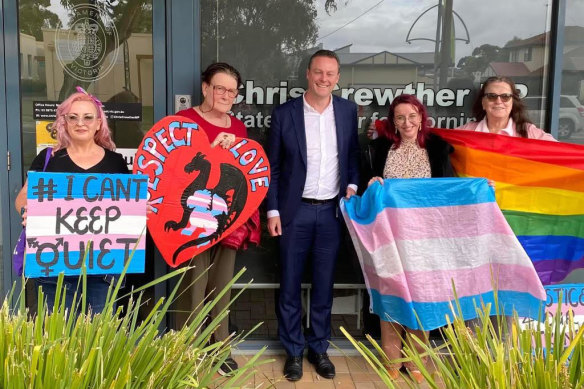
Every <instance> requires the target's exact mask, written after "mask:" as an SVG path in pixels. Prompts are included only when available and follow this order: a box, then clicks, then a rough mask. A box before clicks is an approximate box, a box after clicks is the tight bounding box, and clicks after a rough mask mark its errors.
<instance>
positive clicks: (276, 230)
mask: <svg viewBox="0 0 584 389" xmlns="http://www.w3.org/2000/svg"><path fill="white" fill-rule="evenodd" d="M268 232H269V233H270V236H280V235H282V222H281V221H280V216H274V217H271V218H268Z"/></svg>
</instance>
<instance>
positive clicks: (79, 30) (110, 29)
mask: <svg viewBox="0 0 584 389" xmlns="http://www.w3.org/2000/svg"><path fill="white" fill-rule="evenodd" d="M70 14H71V15H72V17H71V20H70V22H69V26H70V27H69V29H68V30H65V29H61V28H60V29H58V30H57V35H56V37H55V51H56V53H57V58H58V60H59V63H60V64H61V66H63V69H65V71H66V72H67V73H68V74H69V75H70V76H71V77H73V78H75V79H76V80H80V81H95V80H99V79H100V78H103V77H105V76H106V75H107V74H108V73H109V72H110V71H111V70H112V69H113V67H114V65H115V63H116V60H117V57H118V46H119V39H118V31H117V30H116V27H115V25H114V21H113V19H112V18H111V17H109V16H108V15H107V14H106V13H105V12H102V11H100V9H99V8H98V7H96V6H94V5H89V4H83V5H78V6H75V7H73V8H72V9H71V13H70Z"/></svg>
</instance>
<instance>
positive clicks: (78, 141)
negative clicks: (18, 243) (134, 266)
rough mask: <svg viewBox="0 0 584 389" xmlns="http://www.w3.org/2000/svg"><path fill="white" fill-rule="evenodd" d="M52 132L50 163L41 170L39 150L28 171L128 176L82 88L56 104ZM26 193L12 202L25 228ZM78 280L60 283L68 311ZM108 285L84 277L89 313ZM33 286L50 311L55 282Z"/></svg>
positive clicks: (98, 106)
mask: <svg viewBox="0 0 584 389" xmlns="http://www.w3.org/2000/svg"><path fill="white" fill-rule="evenodd" d="M53 129H54V130H56V133H57V145H56V146H54V148H53V149H52V155H51V156H50V157H49V158H50V159H48V162H47V163H46V166H45V158H47V151H48V149H44V150H42V151H41V152H40V153H39V154H38V155H37V156H36V158H35V159H34V160H33V161H32V164H31V166H30V170H31V171H43V168H44V171H46V172H53V173H124V174H127V173H129V171H128V166H127V165H126V161H125V160H124V158H123V157H122V155H121V154H118V153H116V152H114V150H115V148H116V145H115V144H114V142H113V141H112V139H111V134H110V130H109V128H108V125H107V121H106V117H105V114H104V112H103V106H102V103H101V102H100V101H99V100H98V99H97V98H96V97H94V96H92V95H90V94H89V93H87V92H86V91H84V90H83V89H82V88H80V87H77V93H73V94H72V95H71V96H69V97H68V98H67V99H66V100H65V101H63V102H62V103H61V104H59V107H58V108H57V117H56V120H55V122H54V123H53ZM26 192H27V182H25V184H24V186H23V187H22V189H21V190H20V192H19V193H18V196H17V197H16V201H15V206H16V209H17V210H19V211H20V213H21V215H22V218H23V221H22V224H23V225H26ZM78 279H79V277H77V276H71V277H65V279H64V284H65V286H66V288H67V293H66V300H65V301H66V306H67V307H68V308H71V304H72V300H73V295H74V293H75V291H76V290H77V281H78ZM109 281H111V280H110V279H109V278H106V277H104V276H88V277H87V290H86V298H87V304H88V305H89V306H90V307H91V310H92V312H93V313H98V312H101V311H102V310H103V308H104V305H105V300H106V296H107V290H108V287H109ZM36 282H37V285H38V286H42V288H43V292H44V294H45V298H46V303H47V306H48V308H49V310H51V309H52V307H53V303H54V301H55V292H56V287H57V278H56V277H48V278H37V279H36Z"/></svg>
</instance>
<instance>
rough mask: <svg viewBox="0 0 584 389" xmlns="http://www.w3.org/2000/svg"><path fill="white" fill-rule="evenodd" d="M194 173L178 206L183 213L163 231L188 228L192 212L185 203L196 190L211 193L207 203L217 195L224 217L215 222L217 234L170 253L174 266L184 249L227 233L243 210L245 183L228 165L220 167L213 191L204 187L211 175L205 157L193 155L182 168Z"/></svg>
mask: <svg viewBox="0 0 584 389" xmlns="http://www.w3.org/2000/svg"><path fill="white" fill-rule="evenodd" d="M194 171H198V172H199V174H198V175H197V177H196V178H195V179H194V180H193V182H191V183H190V184H189V186H187V187H186V188H185V190H184V191H183V193H182V195H181V199H180V203H181V206H182V209H183V215H182V218H181V219H180V220H179V221H173V220H169V221H167V222H166V223H165V225H164V230H165V231H168V230H171V229H172V230H174V231H176V230H179V229H183V228H185V227H186V226H187V225H188V224H189V220H190V216H191V213H192V212H193V208H192V207H190V206H189V205H188V204H187V200H188V198H189V197H190V196H192V195H193V194H194V193H195V192H197V191H200V190H208V191H210V192H211V199H213V196H214V195H217V196H219V197H221V198H223V199H225V202H226V204H227V213H221V214H219V215H217V216H215V218H216V219H217V223H218V226H217V230H216V231H215V232H213V233H212V234H209V235H207V236H203V237H200V238H195V239H193V240H191V241H189V242H186V243H185V244H183V245H182V246H180V247H179V248H178V249H176V251H175V252H174V254H173V256H172V261H173V263H174V264H176V260H177V258H178V255H179V254H180V253H181V252H182V251H184V250H185V249H187V248H189V247H192V246H199V245H201V244H204V243H206V242H212V241H214V240H216V239H217V238H218V237H219V236H220V235H221V234H222V233H223V232H224V231H225V230H227V229H228V228H229V227H230V226H231V225H232V224H233V223H234V222H235V221H236V220H237V219H238V218H239V216H240V215H241V212H243V207H244V206H245V203H246V202H247V182H246V180H245V176H244V175H243V173H242V172H241V171H240V170H239V169H237V168H236V167H235V166H232V165H230V164H228V163H222V164H221V165H220V176H219V182H218V183H217V185H216V186H215V187H214V188H209V187H207V182H208V181H209V175H210V173H211V163H210V162H209V161H207V159H206V156H205V155H204V154H203V153H201V152H198V153H197V155H195V157H194V158H193V159H192V161H191V162H189V163H188V164H187V165H186V166H185V173H192V172H194ZM212 207H213V201H210V202H209V210H212Z"/></svg>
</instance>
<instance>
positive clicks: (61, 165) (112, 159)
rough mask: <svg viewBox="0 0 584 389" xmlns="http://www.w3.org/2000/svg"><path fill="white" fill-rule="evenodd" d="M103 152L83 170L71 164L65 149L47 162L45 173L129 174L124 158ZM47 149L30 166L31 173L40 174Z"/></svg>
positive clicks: (117, 154)
mask: <svg viewBox="0 0 584 389" xmlns="http://www.w3.org/2000/svg"><path fill="white" fill-rule="evenodd" d="M104 150H105V154H104V156H103V159H102V160H101V161H99V162H98V163H97V164H95V165H93V166H92V167H90V168H89V169H83V168H82V167H80V166H78V165H76V164H75V162H73V160H72V159H71V157H69V154H68V153H67V149H61V150H59V151H57V152H56V153H55V154H54V155H53V156H52V157H51V159H50V160H49V163H48V164H47V168H46V169H45V171H46V172H50V173H112V174H114V173H122V174H126V173H129V171H128V165H127V164H126V160H125V159H124V157H123V156H122V155H121V154H119V153H116V152H114V151H110V150H107V149H104ZM46 155H47V149H44V150H42V151H41V152H40V153H39V154H38V155H37V156H36V158H35V159H34V160H33V161H32V164H31V165H30V170H31V171H36V172H42V171H43V166H44V165H45V156H46Z"/></svg>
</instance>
